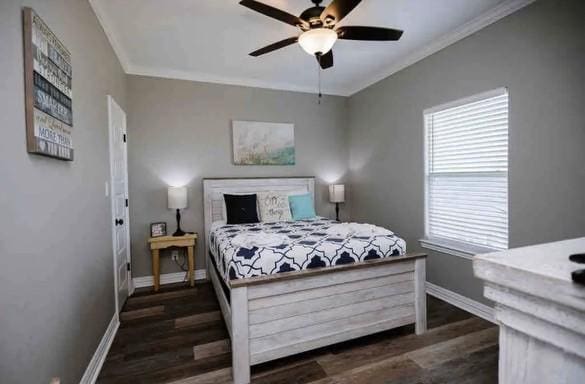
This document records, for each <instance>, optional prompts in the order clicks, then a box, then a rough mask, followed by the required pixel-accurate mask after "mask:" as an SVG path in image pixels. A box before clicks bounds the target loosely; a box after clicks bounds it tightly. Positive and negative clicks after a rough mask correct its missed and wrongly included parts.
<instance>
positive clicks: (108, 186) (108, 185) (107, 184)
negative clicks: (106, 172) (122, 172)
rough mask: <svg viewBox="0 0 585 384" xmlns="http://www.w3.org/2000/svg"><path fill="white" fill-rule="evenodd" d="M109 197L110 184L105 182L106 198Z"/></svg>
mask: <svg viewBox="0 0 585 384" xmlns="http://www.w3.org/2000/svg"><path fill="white" fill-rule="evenodd" d="M108 196H110V183H108V182H107V181H106V197H108Z"/></svg>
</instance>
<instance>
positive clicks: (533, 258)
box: [473, 238, 585, 384]
mask: <svg viewBox="0 0 585 384" xmlns="http://www.w3.org/2000/svg"><path fill="white" fill-rule="evenodd" d="M577 253H585V238H580V239H575V240H567V241H560V242H555V243H549V244H543V245H537V246H531V247H524V248H517V249H511V250H508V251H503V252H497V253H490V254H485V255H478V256H475V257H474V261H473V269H474V272H475V275H476V276H477V277H479V278H480V279H482V280H484V282H485V287H484V295H485V296H486V297H487V298H489V299H491V300H493V301H494V302H495V303H496V309H495V314H496V319H497V320H498V322H499V324H500V362H499V382H500V384H522V383H526V384H528V383H530V384H569V383H570V384H583V383H585V286H583V285H578V284H576V283H573V281H572V280H571V272H572V271H574V270H577V269H583V268H585V264H577V263H574V262H571V261H569V255H571V254H577Z"/></svg>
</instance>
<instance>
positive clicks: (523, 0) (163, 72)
mask: <svg viewBox="0 0 585 384" xmlns="http://www.w3.org/2000/svg"><path fill="white" fill-rule="evenodd" d="M534 1H536V0H507V1H504V2H503V3H501V4H498V5H497V6H496V7H494V8H492V9H491V10H489V11H487V12H485V13H484V14H482V15H480V16H479V17H477V18H475V19H473V20H471V21H470V22H468V23H466V24H464V25H462V26H461V27H459V28H457V29H455V30H454V31H452V32H449V33H447V34H445V35H443V36H442V37H440V38H438V39H434V40H433V42H432V43H430V44H428V45H426V46H424V47H422V48H420V49H418V50H416V51H414V52H412V53H410V54H409V55H407V56H406V57H404V58H403V59H401V60H398V61H396V62H394V64H392V65H390V66H389V67H388V68H386V69H385V70H383V71H382V72H378V73H377V74H374V75H373V76H370V77H368V78H367V79H363V80H360V81H359V82H356V83H355V84H353V85H350V86H349V87H343V88H339V89H337V88H333V89H325V90H324V92H323V93H325V94H329V95H338V96H346V97H349V96H353V95H354V94H356V93H358V92H360V91H362V90H363V89H365V88H368V87H369V86H371V85H373V84H375V83H377V82H379V81H381V80H383V79H385V78H387V77H389V76H391V75H393V74H395V73H396V72H398V71H401V70H402V69H404V68H406V67H409V66H411V65H413V64H415V63H416V62H418V61H420V60H422V59H424V58H426V57H428V56H430V55H432V54H434V53H436V52H438V51H440V50H442V49H444V48H446V47H448V46H449V45H451V44H454V43H456V42H458V41H459V40H462V39H464V38H466V37H468V36H470V35H472V34H474V33H475V32H477V31H479V30H481V29H482V28H485V27H487V26H488V25H490V24H493V23H495V22H496V21H498V20H500V19H503V18H504V17H506V16H508V15H510V14H512V13H514V12H516V11H518V10H519V9H521V8H524V7H525V6H527V5H529V4H531V3H533V2H534ZM89 3H90V5H91V7H92V8H93V11H94V13H95V14H96V17H97V19H98V21H99V22H100V24H101V26H102V28H103V29H104V32H105V34H106V36H107V38H108V40H109V42H110V45H111V46H112V49H113V50H114V52H115V53H116V56H118V60H119V61H120V64H121V65H122V68H123V69H124V72H126V73H127V74H129V75H140V76H152V77H162V78H170V79H179V80H190V81H201V82H207V83H216V84H227V85H240V86H245V87H258V88H268V89H279V90H285V91H295V92H307V93H311V94H314V93H315V89H314V88H313V87H310V86H306V87H305V86H298V85H295V84H289V83H273V82H267V81H262V80H254V79H245V78H238V77H228V76H220V75H212V74H206V73H198V72H189V71H180V70H174V69H171V68H154V67H146V66H140V65H134V64H133V63H131V62H130V60H129V59H128V55H127V53H126V51H125V50H124V48H123V46H122V44H121V43H120V40H119V39H118V38H117V37H116V34H115V33H114V28H113V27H112V25H111V24H110V23H109V22H108V21H107V20H108V17H107V15H106V12H105V11H104V10H103V8H102V6H101V4H100V0H89Z"/></svg>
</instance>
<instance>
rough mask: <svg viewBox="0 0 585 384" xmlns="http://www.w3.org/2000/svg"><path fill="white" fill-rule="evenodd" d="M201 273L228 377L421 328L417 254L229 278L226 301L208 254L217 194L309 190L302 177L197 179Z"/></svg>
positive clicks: (243, 381)
mask: <svg viewBox="0 0 585 384" xmlns="http://www.w3.org/2000/svg"><path fill="white" fill-rule="evenodd" d="M203 190H204V199H205V201H204V209H205V213H204V216H205V251H206V252H205V254H206V255H207V256H206V257H207V260H206V262H207V275H208V276H209V278H210V280H211V282H212V284H213V287H214V289H215V292H216V294H217V297H218V300H219V304H220V307H221V312H222V314H223V318H224V320H225V323H226V326H227V329H228V332H229V334H230V337H231V347H232V368H233V379H234V383H235V384H248V383H250V366H252V365H256V364H260V363H263V362H266V361H270V360H275V359H278V358H281V357H285V356H289V355H293V354H297V353H300V352H304V351H308V350H311V349H315V348H319V347H323V346H327V345H330V344H334V343H338V342H341V341H345V340H349V339H354V338H357V337H361V336H365V335H369V334H372V333H376V332H380V331H384V330H388V329H392V328H396V327H400V326H403V325H407V324H412V323H415V331H416V334H421V333H424V332H425V331H426V295H425V261H426V255H425V254H406V255H404V256H398V257H391V258H385V259H377V260H373V261H367V262H362V263H356V264H349V265H343V266H336V267H326V268H316V269H311V270H305V271H296V272H287V273H280V274H278V275H269V276H260V277H255V278H250V279H240V280H234V281H231V282H230V284H229V286H228V290H229V300H228V297H227V296H226V293H225V291H224V289H223V286H222V280H221V279H222V278H221V277H220V276H218V274H217V271H216V269H215V267H214V266H213V264H212V262H211V260H209V245H208V238H209V229H210V228H211V224H212V223H213V222H214V221H216V220H222V219H223V196H222V194H223V193H246V192H250V193H255V192H261V191H275V190H278V191H288V192H302V191H305V192H309V193H312V194H313V195H314V191H315V180H314V178H312V177H303V178H264V179H262V178H255V179H204V180H203Z"/></svg>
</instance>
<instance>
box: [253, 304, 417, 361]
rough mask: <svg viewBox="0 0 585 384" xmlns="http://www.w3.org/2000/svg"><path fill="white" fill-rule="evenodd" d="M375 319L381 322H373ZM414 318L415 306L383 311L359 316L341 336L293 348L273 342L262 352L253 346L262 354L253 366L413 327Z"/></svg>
mask: <svg viewBox="0 0 585 384" xmlns="http://www.w3.org/2000/svg"><path fill="white" fill-rule="evenodd" d="M376 317H377V319H378V321H373V319H374V318H376ZM414 318H415V316H414V309H413V308H412V306H406V307H397V308H393V309H389V310H381V311H378V312H376V313H374V314H371V313H370V314H366V315H364V316H356V318H355V319H350V320H349V321H348V323H349V325H346V326H345V327H344V328H343V329H342V331H340V332H333V331H329V332H327V331H323V332H321V333H318V334H313V335H312V337H307V338H305V339H302V340H300V341H299V342H297V343H293V344H284V343H283V342H282V339H278V340H275V338H273V339H272V341H275V342H273V343H272V344H271V346H272V349H266V350H260V348H263V347H264V345H254V347H255V348H258V349H259V350H257V351H254V353H253V354H252V356H251V363H252V364H253V365H254V364H260V363H263V362H266V361H270V360H275V359H279V358H281V357H285V356H290V355H294V354H297V353H301V352H305V351H310V350H312V349H316V348H320V347H324V346H327V345H331V344H335V343H339V342H342V341H346V340H351V339H355V338H358V337H361V336H366V335H371V334H373V333H377V332H381V331H385V330H388V329H392V328H397V327H401V326H403V325H407V324H412V323H414Z"/></svg>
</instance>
